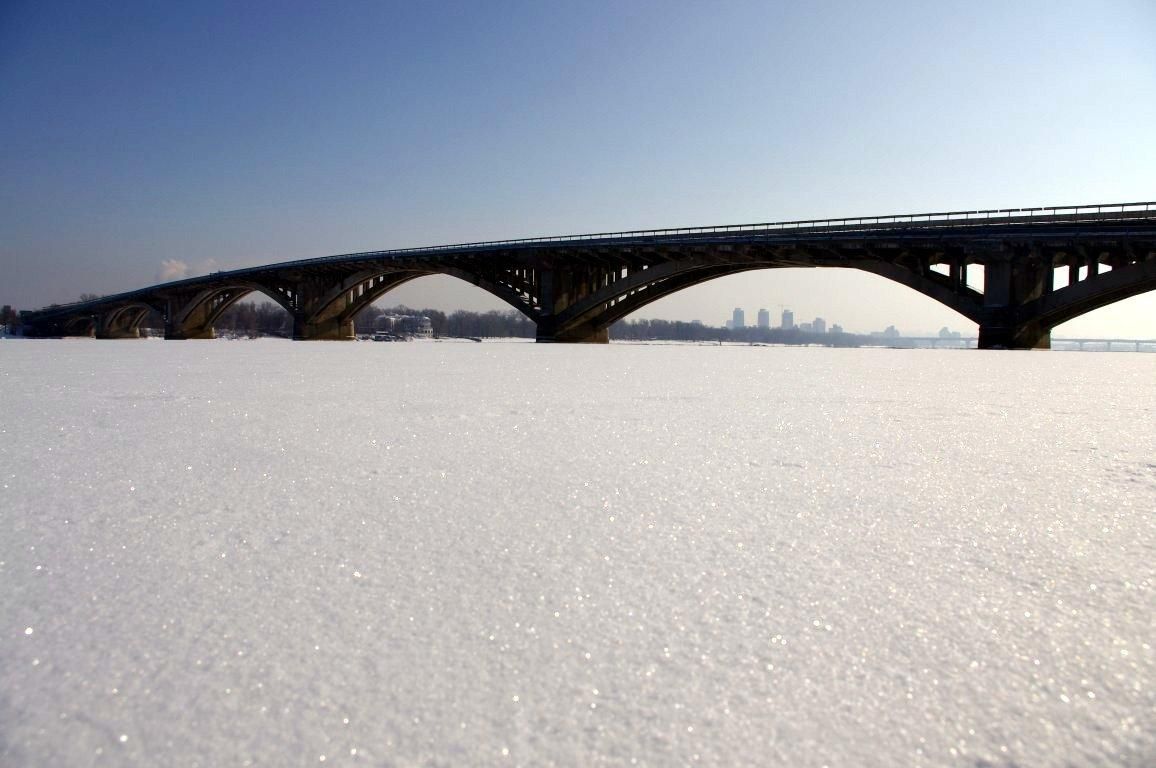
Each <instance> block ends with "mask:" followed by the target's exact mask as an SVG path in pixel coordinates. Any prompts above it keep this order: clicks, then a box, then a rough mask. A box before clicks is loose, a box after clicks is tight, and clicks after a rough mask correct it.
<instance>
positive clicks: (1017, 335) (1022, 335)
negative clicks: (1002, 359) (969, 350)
mask: <svg viewBox="0 0 1156 768" xmlns="http://www.w3.org/2000/svg"><path fill="white" fill-rule="evenodd" d="M976 346H977V347H978V348H979V349H1051V348H1052V332H1051V329H1050V328H1049V329H1043V328H1041V327H1040V326H1039V324H1038V323H1026V324H1024V325H1020V326H1018V327H1015V326H1012V327H1008V326H1002V325H983V324H981V325H980V326H979V343H978V344H977V345H976Z"/></svg>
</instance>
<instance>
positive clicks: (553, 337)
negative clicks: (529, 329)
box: [534, 324, 610, 344]
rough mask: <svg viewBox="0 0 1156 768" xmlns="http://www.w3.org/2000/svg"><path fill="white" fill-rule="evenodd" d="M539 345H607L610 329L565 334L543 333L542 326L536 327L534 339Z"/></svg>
mask: <svg viewBox="0 0 1156 768" xmlns="http://www.w3.org/2000/svg"><path fill="white" fill-rule="evenodd" d="M534 340H535V341H537V342H538V343H539V344H609V343H610V329H609V328H602V329H600V330H595V331H591V330H585V331H579V332H574V331H570V332H567V333H550V332H549V331H544V330H543V328H542V324H539V325H538V334H537V336H536V337H535V339H534Z"/></svg>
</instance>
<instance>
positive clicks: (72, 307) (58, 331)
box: [22, 203, 1156, 349]
mask: <svg viewBox="0 0 1156 768" xmlns="http://www.w3.org/2000/svg"><path fill="white" fill-rule="evenodd" d="M781 267H843V268H850V269H861V270H864V271H865V272H871V273H874V274H877V275H882V276H883V277H886V278H889V279H891V280H894V281H896V282H898V283H902V284H903V285H906V286H908V287H910V288H913V289H915V290H917V291H919V292H920V293H922V294H925V295H927V296H930V297H931V298H933V299H935V300H936V301H939V302H941V303H943V304H945V305H947V306H948V307H951V308H952V309H954V310H955V311H957V312H959V313H960V314H961V315H964V316H965V317H967V318H969V319H970V320H972V321H973V322H975V323H977V324H978V325H979V346H980V347H981V348H996V347H1007V348H1016V349H1027V348H1033V347H1034V348H1039V347H1048V346H1049V344H1050V333H1051V329H1052V328H1053V327H1055V326H1056V325H1059V324H1060V323H1063V322H1065V321H1067V320H1071V319H1072V318H1074V317H1077V316H1079V315H1082V314H1084V313H1085V312H1090V311H1091V310H1094V309H1098V308H1099V307H1103V306H1105V305H1107V304H1111V303H1112V302H1115V301H1119V300H1120V299H1124V298H1127V297H1129V296H1134V295H1136V294H1140V293H1144V292H1146V291H1150V290H1153V289H1154V288H1156V203H1123V204H1120V203H1115V204H1099V205H1083V206H1064V207H1051V208H1014V209H1002V210H987V211H953V212H943V213H922V214H908V215H896V216H870V217H860V218H845V219H824V220H811V221H786V222H777V223H767V224H743V225H729V226H715V227H692V228H686V229H660V230H645V231H635V232H610V233H599V234H591V235H572V236H566V237H542V238H530V239H522V240H501V241H492V242H482V243H465V244H461V245H447V246H438V247H430V248H408V249H400V250H391V251H371V252H366V253H351V254H344V255H340V256H328V257H324V258H318V259H306V260H301V261H290V262H285V263H281V264H270V265H267V266H261V267H251V268H248V269H237V270H232V271H228V272H216V273H213V274H211V275H206V276H203V277H196V278H190V279H186V280H178V281H176V282H170V283H164V284H161V285H154V286H151V287H149V288H142V289H139V290H135V291H129V292H127V293H120V294H116V295H113V296H105V297H102V298H100V299H96V300H93V301H86V302H81V303H77V304H68V305H58V306H53V307H48V308H46V309H42V310H37V311H32V312H25V313H23V315H22V319H23V322H24V325H25V328H26V333H27V334H28V335H32V336H73V335H95V336H96V337H98V338H128V337H135V336H137V335H139V334H138V329H139V326H140V323H141V320H143V319H144V317H145V316H146V315H147V314H148V313H149V311H150V310H153V309H155V310H157V311H158V312H160V313H161V314H162V315H163V316H164V319H165V338H167V339H197V338H212V336H213V323H214V322H215V321H216V320H217V318H218V317H219V316H220V314H221V313H222V312H223V311H224V310H225V309H226V308H227V307H228V306H229V305H230V304H232V303H233V302H235V301H237V300H238V299H241V298H242V297H244V296H245V295H246V294H248V293H250V292H252V291H260V292H262V293H264V294H266V295H267V296H269V297H271V298H272V299H273V300H275V301H277V302H278V303H279V304H280V305H281V306H283V307H284V308H285V309H286V310H288V312H289V314H290V315H291V316H292V318H293V338H295V339H303V340H310V339H352V338H353V317H354V315H356V314H357V312H358V311H360V310H361V309H363V308H365V307H366V306H368V305H369V304H371V303H372V302H374V301H376V300H377V299H378V298H380V297H381V296H383V295H384V294H385V293H387V292H388V291H390V290H391V289H393V288H396V287H397V286H399V285H401V284H402V283H405V282H407V281H409V280H413V279H414V278H417V277H421V276H423V275H436V274H442V275H453V276H454V277H458V278H461V279H462V280H465V281H466V282H469V283H473V284H474V285H477V286H479V287H481V288H483V289H485V290H487V291H489V292H490V293H492V294H494V295H495V296H498V297H499V298H501V299H503V300H505V301H506V302H508V303H509V304H510V305H511V306H513V307H515V308H517V309H518V310H520V311H521V312H523V313H525V314H526V315H527V316H529V317H530V318H531V319H532V320H533V321H534V322H535V323H536V324H537V326H538V334H537V337H538V341H554V342H605V341H607V340H608V329H609V327H610V325H611V324H612V323H613V322H615V321H616V320H619V319H620V318H623V317H626V316H627V315H629V314H631V313H632V312H635V311H636V310H638V309H641V308H642V307H644V306H646V305H647V304H649V303H650V302H652V301H655V300H656V299H660V298H662V297H664V296H669V295H670V294H672V293H675V292H676V291H680V290H682V289H684V288H688V287H690V286H692V285H697V284H698V283H702V282H705V281H707V280H712V279H714V278H716V277H722V276H724V275H733V274H737V273H739V272H746V271H749V270H754V269H775V268H781ZM863 301H871V297H870V296H869V295H865V296H864V297H863Z"/></svg>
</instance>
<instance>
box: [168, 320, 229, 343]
mask: <svg viewBox="0 0 1156 768" xmlns="http://www.w3.org/2000/svg"><path fill="white" fill-rule="evenodd" d="M215 338H217V331H216V330H215V329H214V328H213V326H211V325H210V326H209V327H208V328H197V329H196V330H191V331H182V330H178V329H176V328H172V327H171V326H170V325H169V324H167V323H166V324H165V340H166V341H184V340H186V339H215Z"/></svg>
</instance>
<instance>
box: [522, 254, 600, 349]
mask: <svg viewBox="0 0 1156 768" xmlns="http://www.w3.org/2000/svg"><path fill="white" fill-rule="evenodd" d="M539 280H540V283H539V285H540V291H541V294H540V295H541V298H540V301H541V305H542V315H541V316H540V317H539V318H538V333H537V337H536V341H539V342H549V343H558V344H608V343H610V329H609V328H597V327H594V326H592V325H589V324H585V323H584V324H581V325H576V326H572V327H559V324H558V315H560V314H561V313H562V312H564V311H565V310H566V309H568V308H569V307H571V306H573V305H574V304H575V303H576V302H577V301H579V300H580V299H582V298H583V297H585V296H587V295H589V294H591V293H593V292H594V291H596V290H597V289H598V285H597V283H598V275H597V274H595V271H594V268H592V267H589V266H577V267H572V268H569V269H555V268H551V269H543V270H542V271H541V275H540V278H539Z"/></svg>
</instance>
